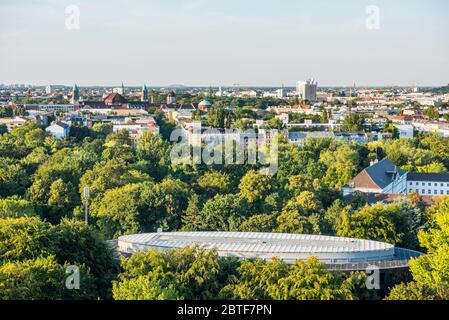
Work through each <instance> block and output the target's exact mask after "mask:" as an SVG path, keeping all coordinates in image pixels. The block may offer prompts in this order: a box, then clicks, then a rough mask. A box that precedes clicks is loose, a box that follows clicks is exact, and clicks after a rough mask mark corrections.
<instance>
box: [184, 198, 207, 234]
mask: <svg viewBox="0 0 449 320" xmlns="http://www.w3.org/2000/svg"><path fill="white" fill-rule="evenodd" d="M200 211H201V210H200V197H199V196H198V195H197V194H193V195H192V196H191V197H190V199H189V204H188V206H187V210H186V213H185V215H183V217H182V224H183V227H182V231H198V230H206V229H207V225H206V223H205V222H204V220H203V218H202V217H201V215H200Z"/></svg>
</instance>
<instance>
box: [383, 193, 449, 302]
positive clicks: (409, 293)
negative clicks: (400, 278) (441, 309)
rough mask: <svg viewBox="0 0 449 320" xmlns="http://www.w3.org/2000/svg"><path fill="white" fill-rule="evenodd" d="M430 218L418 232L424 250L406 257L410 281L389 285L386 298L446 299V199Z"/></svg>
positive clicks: (448, 219)
mask: <svg viewBox="0 0 449 320" xmlns="http://www.w3.org/2000/svg"><path fill="white" fill-rule="evenodd" d="M432 220H433V222H432V228H430V229H429V230H427V231H421V232H420V233H419V236H418V237H419V243H420V244H421V246H422V247H424V248H426V249H427V254H426V255H423V256H420V257H418V258H416V259H412V260H411V261H410V271H411V273H412V276H413V281H412V282H410V283H408V284H401V285H399V286H396V287H395V288H393V290H392V291H391V294H390V296H389V297H388V299H390V300H413V299H417V298H418V299H422V300H436V299H443V300H447V299H449V270H448V268H447V266H448V265H449V199H446V200H445V201H443V202H442V203H441V204H440V205H439V210H438V211H437V212H436V213H435V217H433V219H432Z"/></svg>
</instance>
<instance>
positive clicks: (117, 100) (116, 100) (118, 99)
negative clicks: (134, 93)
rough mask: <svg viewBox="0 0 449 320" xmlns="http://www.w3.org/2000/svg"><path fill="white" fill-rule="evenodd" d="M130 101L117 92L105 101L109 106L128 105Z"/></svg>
mask: <svg viewBox="0 0 449 320" xmlns="http://www.w3.org/2000/svg"><path fill="white" fill-rule="evenodd" d="M127 102H128V101H127V100H126V99H125V98H124V97H123V96H122V95H121V94H118V93H116V92H114V93H111V94H110V95H108V96H107V97H106V98H105V99H104V103H105V104H107V105H111V104H123V103H127Z"/></svg>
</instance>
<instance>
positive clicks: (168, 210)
mask: <svg viewBox="0 0 449 320" xmlns="http://www.w3.org/2000/svg"><path fill="white" fill-rule="evenodd" d="M191 195H192V192H191V190H190V188H189V186H188V185H187V184H186V183H184V182H182V181H181V180H178V179H172V178H166V179H164V180H163V181H161V182H160V183H158V184H156V185H154V186H152V185H151V184H146V185H144V188H143V190H142V201H143V205H144V210H145V211H144V212H145V213H144V214H143V215H142V220H141V223H142V226H144V228H145V230H153V231H154V230H156V229H158V228H162V229H163V230H178V229H180V228H181V226H182V219H181V218H182V215H183V214H184V212H185V211H186V209H187V206H188V203H189V198H190V197H191Z"/></svg>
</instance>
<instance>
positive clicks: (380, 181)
mask: <svg viewBox="0 0 449 320" xmlns="http://www.w3.org/2000/svg"><path fill="white" fill-rule="evenodd" d="M406 173H407V172H406V171H404V170H402V169H400V168H399V167H397V166H396V165H395V164H394V163H393V162H391V161H390V160H388V159H384V160H382V161H380V162H378V163H376V164H374V165H372V166H370V167H368V168H366V169H365V170H363V171H362V172H361V173H359V174H358V175H357V176H356V177H355V178H354V179H353V180H352V181H351V182H349V183H348V184H349V185H350V186H352V187H354V188H369V189H380V190H382V189H384V188H385V187H387V186H388V185H389V184H390V183H391V182H392V181H393V175H395V174H399V175H400V176H402V175H404V174H406Z"/></svg>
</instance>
